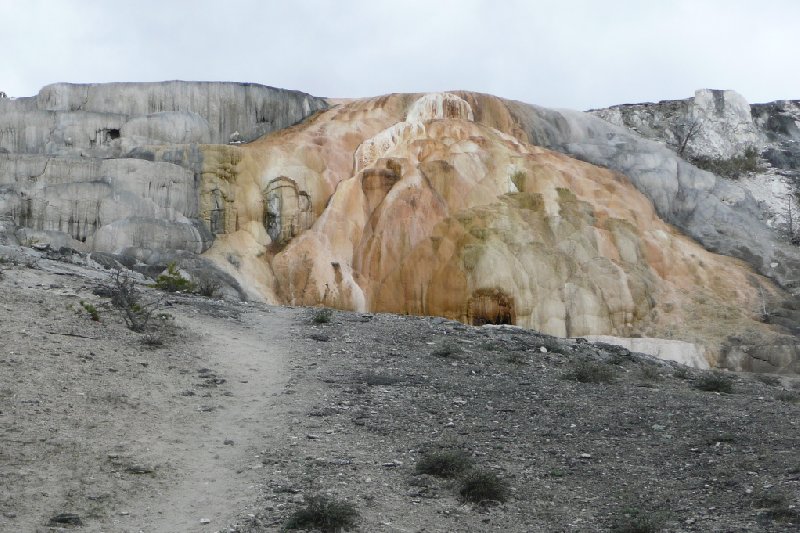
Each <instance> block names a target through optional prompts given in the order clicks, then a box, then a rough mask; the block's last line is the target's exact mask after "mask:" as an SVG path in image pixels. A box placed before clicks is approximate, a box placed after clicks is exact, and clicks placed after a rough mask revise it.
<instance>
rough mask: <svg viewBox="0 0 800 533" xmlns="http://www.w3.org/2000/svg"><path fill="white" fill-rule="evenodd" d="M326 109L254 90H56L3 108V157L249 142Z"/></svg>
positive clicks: (241, 86)
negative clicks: (233, 140) (235, 136)
mask: <svg viewBox="0 0 800 533" xmlns="http://www.w3.org/2000/svg"><path fill="white" fill-rule="evenodd" d="M325 107H327V105H326V103H325V101H324V100H323V99H321V98H316V97H313V96H310V95H308V94H305V93H301V92H298V91H289V90H285V89H276V88H273V87H266V86H263V85H258V84H252V83H218V82H185V81H169V82H162V83H104V84H87V85H81V84H71V83H56V84H53V85H48V86H47V87H44V88H43V89H42V90H41V91H39V94H38V95H36V96H34V97H30V98H17V99H2V100H0V149H5V150H6V151H8V152H10V153H28V154H30V153H35V154H65V153H70V154H71V153H83V154H84V155H97V156H102V157H109V156H114V157H119V156H120V155H122V154H123V153H124V152H125V151H127V150H129V149H131V148H132V147H133V146H134V145H136V144H158V143H164V142H167V143H183V142H201V143H214V144H223V143H227V142H228V141H229V139H230V137H231V135H232V134H233V133H234V132H238V134H239V139H240V140H241V141H244V142H248V141H251V140H253V139H256V138H258V137H260V136H262V135H264V134H267V133H270V132H273V131H276V130H280V129H283V128H286V127H288V126H291V125H292V124H295V123H297V122H300V121H301V120H303V119H304V118H305V117H307V116H309V115H310V114H312V113H314V112H316V111H319V110H321V109H325Z"/></svg>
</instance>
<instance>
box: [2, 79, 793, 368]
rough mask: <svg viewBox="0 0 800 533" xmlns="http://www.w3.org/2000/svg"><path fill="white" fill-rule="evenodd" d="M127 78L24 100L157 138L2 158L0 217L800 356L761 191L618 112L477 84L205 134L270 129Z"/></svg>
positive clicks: (128, 137) (570, 331)
mask: <svg viewBox="0 0 800 533" xmlns="http://www.w3.org/2000/svg"><path fill="white" fill-rule="evenodd" d="M207 89H208V88H207ZM110 90H111V89H102V90H100V89H93V88H90V89H86V90H84V91H83V92H81V91H79V90H77V89H74V88H72V87H67V88H61V89H58V90H48V91H44V93H43V94H40V96H39V97H37V99H30V100H27V101H21V102H20V101H15V102H16V103H15V104H14V105H15V106H17V107H16V111H15V112H22V111H21V110H23V109H24V112H26V113H34V115H35V114H36V113H39V114H42V113H44V115H42V116H45V115H46V116H47V117H51V116H52V115H50V113H56V115H55V117H56V118H59V117H60V118H59V120H60V119H63V118H64V117H67V116H68V114H69V113H85V112H86V111H85V110H86V109H88V107H86V106H89V104H91V106H94V107H93V108H92V109H94V111H92V112H94V113H101V114H108V117H112V116H113V117H116V118H115V120H119V122H118V124H119V133H118V135H119V136H118V137H117V133H116V132H115V131H112V130H116V128H108V127H106V126H107V125H108V124H106V126H104V127H106V130H108V131H105V133H102V134H101V135H100V137H99V138H98V139H101V140H102V143H101V144H103V143H105V144H104V145H106V146H108V150H116V149H117V148H118V147H121V146H124V143H125V142H128V141H131V142H134V141H135V142H134V145H132V146H130V147H129V148H130V149H129V150H128V151H127V152H125V154H126V155H128V156H130V157H128V158H122V159H100V158H99V157H95V156H98V154H100V153H102V150H103V149H104V148H102V147H101V148H98V147H95V148H94V151H93V152H91V155H92V157H83V158H82V157H79V156H75V155H73V156H66V155H60V156H57V157H51V156H47V155H42V154H37V155H32V154H5V155H0V215H2V216H5V218H4V219H3V220H9V219H10V220H12V221H13V223H14V226H15V228H17V230H18V231H17V232H16V233H15V239H17V240H19V239H20V238H22V239H31V238H47V239H56V238H57V236H61V237H58V239H61V240H63V239H65V238H66V239H68V243H67V244H68V245H74V247H77V248H83V249H88V250H106V251H114V252H119V251H122V252H124V253H128V254H129V255H131V256H132V257H135V258H136V259H137V260H143V261H151V260H152V261H157V260H160V259H163V258H164V257H167V256H169V254H171V253H172V254H174V253H175V252H176V251H177V252H181V253H191V254H200V253H202V254H203V256H204V259H205V260H208V261H211V262H213V264H214V265H215V266H216V268H217V269H219V270H220V271H222V272H224V273H225V274H226V275H227V276H229V278H230V279H235V280H236V282H237V283H238V284H239V286H238V287H237V291H239V292H240V293H242V294H246V295H247V297H250V298H258V299H261V300H264V301H267V302H271V303H285V304H292V305H318V304H324V305H328V306H334V307H340V308H347V309H353V310H359V311H385V312H394V313H409V314H426V315H438V316H443V317H447V318H453V319H457V320H460V321H463V322H467V323H471V324H475V325H481V324H515V325H519V326H523V327H527V328H534V329H537V330H539V331H542V332H544V333H549V334H554V335H560V336H583V335H613V336H616V337H631V336H641V337H647V338H668V339H672V340H680V341H685V342H687V343H691V344H692V345H696V346H700V347H702V350H704V352H702V353H704V354H705V358H706V360H707V362H708V363H709V364H711V365H715V364H724V365H726V366H728V367H731V368H745V367H748V368H749V367H754V363H753V359H752V358H747V357H745V356H742V355H740V354H739V352H737V351H736V346H738V345H743V344H747V343H749V342H751V341H750V340H747V342H745V341H742V342H738V344H737V343H734V342H732V340H731V338H730V335H731V332H744V333H743V335H744V336H743V337H742V338H746V339H755V338H758V339H759V343H761V344H764V345H769V346H774V347H776V348H775V353H774V354H773V353H772V352H770V351H769V350H766V351H764V352H760V353H759V357H762V358H766V359H767V360H769V364H770V365H772V367H770V368H771V369H772V370H774V371H775V370H777V371H781V370H791V369H793V368H796V358H794V356H791V355H790V356H788V357H787V355H786V354H787V353H790V354H791V353H793V352H791V350H788V349H786V348H783V347H785V346H791V345H793V344H794V341H793V340H792V339H791V338H789V337H787V336H784V335H783V333H784V332H786V331H787V328H788V326H787V325H786V324H784V323H783V322H781V321H779V320H777V319H776V320H773V323H772V324H765V323H764V322H763V321H762V320H763V319H764V312H763V310H764V308H765V302H767V301H769V302H775V301H780V300H781V299H783V298H785V296H786V293H785V292H783V290H782V289H781V288H779V287H777V286H775V285H773V284H772V283H771V282H770V281H769V280H768V279H765V278H763V277H761V276H759V275H758V274H757V273H756V271H754V270H753V268H755V269H756V270H757V271H760V272H761V273H763V274H767V275H769V276H771V277H773V279H776V280H778V281H779V282H781V283H783V284H785V285H790V281H791V279H793V276H794V274H793V269H795V268H796V266H798V265H800V263H799V262H798V261H799V260H800V257H798V254H797V252H796V250H794V249H792V248H789V247H785V246H782V245H780V243H778V242H776V241H775V239H774V235H773V234H772V233H771V231H770V230H769V228H767V227H766V226H765V225H764V224H763V223H761V222H760V221H759V220H758V212H757V209H756V206H755V202H754V201H753V199H752V197H750V196H749V195H748V194H747V193H746V192H744V191H743V190H742V189H741V188H738V187H734V186H732V185H731V184H730V183H727V182H725V181H722V180H719V179H717V178H716V177H715V176H714V175H712V174H709V173H707V172H703V171H700V170H698V169H697V168H695V167H693V166H691V165H690V164H688V163H686V162H685V161H683V160H681V159H680V158H678V157H677V156H676V155H675V153H674V152H673V151H671V150H669V149H668V148H666V147H665V146H663V145H661V144H658V143H656V142H653V141H648V140H646V139H643V138H641V137H640V136H638V135H636V134H634V133H631V132H630V131H629V130H625V129H623V128H620V127H617V126H614V125H612V124H610V123H608V122H607V121H604V120H602V119H600V118H597V117H594V116H591V115H588V114H584V113H578V112H570V111H552V110H546V109H542V108H538V107H535V106H529V105H527V104H521V103H518V102H508V101H504V100H501V99H498V98H494V97H491V96H487V95H480V94H474V93H436V94H428V95H408V94H406V95H388V96H383V97H379V98H371V99H363V100H353V101H347V102H341V103H338V104H336V105H335V106H333V107H331V108H329V109H326V110H324V111H322V112H320V113H318V114H316V115H314V116H313V117H311V118H309V119H308V120H306V121H305V122H303V123H302V124H299V125H296V126H295V127H292V128H287V129H283V130H280V131H275V132H273V133H272V134H270V135H267V136H264V137H261V138H259V139H258V140H256V141H254V142H252V143H248V144H236V145H227V144H217V145H200V144H196V141H199V140H204V139H210V140H212V141H215V140H216V141H217V142H220V139H221V138H223V139H224V137H225V134H227V133H228V131H229V130H230V129H232V128H234V127H236V128H237V129H239V130H241V131H244V132H245V133H244V134H245V135H246V132H247V131H251V130H246V129H245V128H241V127H240V126H241V124H240V123H237V122H235V120H234V119H231V118H230V117H228V118H226V117H222V118H220V117H218V116H217V115H216V114H215V113H216V112H217V111H214V110H212V109H211V108H209V109H205V110H204V108H203V105H202V103H203V102H207V101H208V99H209V98H211V99H213V98H216V97H217V96H218V93H220V92H224V91H223V89H222V88H218V87H215V88H212V89H208V90H209V91H210V95H206V97H205V100H204V99H203V98H200V99H199V100H198V98H199V96H197V94H198V93H196V88H194V87H189V88H184V86H182V85H177V86H175V87H173V88H172V90H174V91H177V93H178V94H179V95H180V98H177V97H176V102H192V105H199V107H196V108H193V109H184V108H182V107H181V106H180V105H177V104H175V105H174V106H173V105H163V106H161V108H158V106H156V107H157V108H156V109H151V108H152V107H153V106H150V105H149V103H148V102H150V100H149V98H150V96H148V97H147V98H144V99H143V97H141V96H134V97H132V103H129V104H127V105H128V106H129V108H126V109H128V110H129V111H130V109H135V110H136V111H137V112H139V111H142V114H141V115H139V116H138V118H129V116H128V115H127V114H126V113H127V112H128V111H124V110H122V108H120V107H119V105H121V104H116V103H109V102H106V100H105V99H104V97H103V95H104V94H110V93H106V92H104V91H110ZM121 90H122V94H123V95H125V94H127V92H126V91H128V90H133V89H129V88H127V87H122V89H121ZM149 90H150V89H148V91H149ZM159 90H160V89H159ZM165 90H166V89H165ZM184 90H185V94H184V93H183V92H181V91H184ZM227 90H228V89H225V91H227ZM231 90H233V91H234V93H236V94H238V93H237V92H236V91H240V90H242V91H245V93H246V92H247V90H249V89H231ZM148 91H145V93H144V94H147V95H152V94H160V93H158V92H157V91H156V93H153V92H148ZM153 91H155V89H153ZM137 94H138V93H137ZM81 95H82V96H84V97H85V98H84V99H81V98H78V96H81ZM215 95H216V96H215ZM712 96H713V95H712ZM301 100H302V98H301ZM198 101H199V102H200V104H198ZM712 101H713V98H712ZM40 105H42V106H44V108H42V109H40V108H39V106H40ZM243 105H244V108H246V109H250V107H248V106H250V103H247V102H245V104H243ZM292 105H294V104H292ZM91 106H90V107H91ZM212 107H213V106H212ZM723 107H724V106H723ZM301 108H302V109H305V108H303V107H302V105H301ZM715 109H716V108H715ZM121 110H122V111H124V112H122V113H120V111H121ZM310 110H311V108H309V109H308V111H310ZM723 111H724V109H723ZM276 112H277V113H278V114H280V113H282V112H283V111H280V110H279V111H276ZM303 112H305V111H303ZM115 113H117V114H115ZM224 114H225V113H223V115H224ZM301 114H302V113H301ZM290 115H291V114H290ZM37 116H38V115H37ZM105 116H106V115H103V117H105ZM291 116H294V115H291ZM726 116H727V115H726ZM215 117H216V118H215ZM100 118H102V117H100ZM48 120H49V119H48ZM32 124H34V126H35V122H33V123H32ZM98 124H100V123H98ZM115 124H117V123H115ZM206 124H208V128H210V133H208V136H207V137H205V135H206V129H205V128H206ZM101 125H102V124H101ZM93 127H94V126H93ZM101 129H102V128H101ZM215 132H216V133H215ZM37 135H38V134H37ZM215 135H219V137H217V136H215ZM51 138H52V137H47V135H45V134H44V133H43V134H42V139H51ZM15 142H17V141H15ZM39 142H40V141H39V140H37V141H36V143H33V144H34V145H36V146H40V144H38V143H39ZM97 142H100V141H97ZM222 142H224V140H223V141H222ZM137 143H147V144H137ZM150 143H154V144H150ZM175 143H185V144H175ZM45 144H46V143H45ZM118 145H119V146H118ZM60 149H61V148H59V150H60ZM69 150H78V147H77V146H75V145H74V144H73V146H72V147H71V148H69ZM126 150H127V148H126ZM553 150H555V151H553ZM70 153H73V154H74V152H70ZM586 161H590V162H594V163H596V164H600V165H602V166H603V167H606V168H602V167H599V166H595V165H593V164H590V163H589V162H586ZM19 228H23V230H19ZM37 232H38V233H37ZM37 235H38V236H39V237H37ZM687 235H688V236H687ZM693 239H696V240H693ZM698 241H699V243H700V244H698ZM54 242H55V241H54ZM58 242H59V244H61V241H58ZM701 244H702V246H701ZM709 250H712V251H723V252H726V253H729V254H731V255H733V256H736V257H739V258H741V259H743V260H744V261H746V262H748V263H749V264H750V265H751V266H752V267H753V268H751V267H748V266H747V265H746V264H745V263H744V262H742V261H741V260H737V259H733V258H730V257H726V256H721V255H716V254H715V253H713V252H712V251H709ZM173 256H174V255H173ZM170 257H172V256H170ZM790 311H791V309H789V308H788V307H787V311H786V312H787V313H789V312H790ZM792 316H793V315H792ZM787 317H788V318H787ZM778 318H780V319H781V320H783V321H784V322H785V321H787V320H788V321H790V322H791V316H790V314H787V315H786V316H783V315H781V317H778ZM788 329H791V328H788ZM762 341H763V342H762ZM697 353H701V352H699V351H698V352H697Z"/></svg>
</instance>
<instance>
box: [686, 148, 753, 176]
mask: <svg viewBox="0 0 800 533" xmlns="http://www.w3.org/2000/svg"><path fill="white" fill-rule="evenodd" d="M691 162H692V164H694V166H696V167H697V168H701V169H703V170H707V171H709V172H712V173H714V174H716V175H717V176H722V177H725V178H731V179H736V178H739V177H740V176H742V175H743V174H746V173H748V172H757V171H758V170H759V169H760V167H759V166H758V150H756V149H755V148H754V147H752V146H751V147H748V148H747V149H745V151H744V152H743V153H742V154H741V155H737V156H733V157H731V158H729V159H719V158H712V157H695V158H693V159H692V160H691Z"/></svg>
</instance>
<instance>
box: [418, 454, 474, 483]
mask: <svg viewBox="0 0 800 533" xmlns="http://www.w3.org/2000/svg"><path fill="white" fill-rule="evenodd" d="M470 468H472V459H470V458H469V456H467V454H466V453H464V452H463V451H461V450H445V451H441V452H433V453H428V454H424V455H423V456H422V458H421V459H420V460H419V462H418V463H417V466H416V471H417V473H418V474H428V475H430V476H436V477H444V478H452V477H458V476H460V475H461V474H463V473H464V472H466V471H467V470H469V469H470Z"/></svg>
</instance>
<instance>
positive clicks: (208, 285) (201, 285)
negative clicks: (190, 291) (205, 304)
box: [194, 275, 222, 298]
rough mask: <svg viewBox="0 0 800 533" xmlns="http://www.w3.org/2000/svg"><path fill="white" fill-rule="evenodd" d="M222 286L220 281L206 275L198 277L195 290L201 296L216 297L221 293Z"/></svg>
mask: <svg viewBox="0 0 800 533" xmlns="http://www.w3.org/2000/svg"><path fill="white" fill-rule="evenodd" d="M221 286H222V285H221V284H220V282H219V281H217V280H215V279H214V278H212V277H211V276H207V275H204V276H200V277H198V279H197V282H196V283H195V284H194V292H195V293H197V294H199V295H200V296H205V297H207V298H214V297H215V296H217V294H218V293H219V289H220V287H221Z"/></svg>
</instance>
